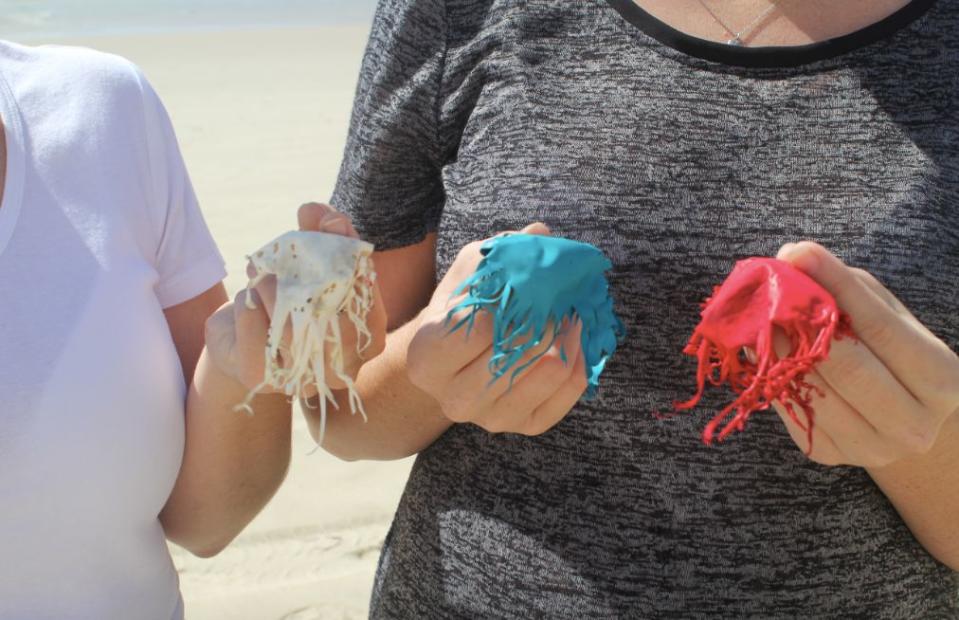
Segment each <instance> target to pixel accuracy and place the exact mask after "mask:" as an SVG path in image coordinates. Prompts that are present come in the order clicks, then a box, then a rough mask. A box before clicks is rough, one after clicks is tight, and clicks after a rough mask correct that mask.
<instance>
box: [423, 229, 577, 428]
mask: <svg viewBox="0 0 959 620" xmlns="http://www.w3.org/2000/svg"><path fill="white" fill-rule="evenodd" d="M522 232H523V233H527V234H539V235H548V234H549V229H548V228H546V226H545V225H543V224H531V225H530V226H527V227H526V228H524V229H523V230H522ZM482 244H483V242H482V241H478V242H474V243H471V244H469V245H467V246H465V247H464V248H463V249H462V250H460V253H459V255H458V256H457V258H456V260H455V261H454V262H453V264H452V266H451V267H450V269H449V271H448V272H447V274H446V276H445V277H444V278H443V280H442V281H441V282H440V283H439V285H438V286H437V288H436V291H435V292H434V294H433V297H432V299H431V301H430V303H429V304H428V305H427V307H426V308H425V309H424V310H423V311H422V312H421V313H420V315H419V316H418V317H417V319H416V320H418V321H419V324H418V326H417V330H416V334H415V335H414V336H413V339H412V341H411V342H410V345H409V349H408V352H407V360H406V361H407V371H408V375H409V378H410V381H411V382H412V383H413V384H414V385H415V386H416V387H418V388H419V389H421V390H423V391H424V392H426V393H427V394H429V395H430V396H432V397H433V398H434V399H436V401H437V402H439V404H440V406H441V408H442V410H443V414H444V415H445V416H446V417H447V418H449V419H450V420H452V421H453V422H460V423H462V422H472V423H473V424H476V425H478V426H480V427H482V428H484V429H486V430H487V431H489V432H492V433H503V432H510V433H520V434H523V435H539V434H541V433H544V432H546V431H547V430H549V429H550V428H552V427H553V426H554V425H556V424H557V423H558V422H559V421H560V420H562V419H563V417H565V416H566V414H567V413H569V412H570V410H571V409H572V408H573V406H574V405H575V404H576V402H577V401H578V400H579V399H580V397H581V396H582V395H583V393H584V392H585V391H586V387H587V378H586V368H585V358H584V356H583V354H582V351H581V345H580V333H581V329H580V324H579V322H578V321H577V322H576V323H575V324H569V325H564V326H563V328H562V330H561V331H560V334H559V336H557V338H556V341H555V342H553V343H552V346H549V345H550V343H549V342H543V343H541V344H539V345H538V346H536V347H533V348H532V349H531V350H530V351H528V352H527V353H526V355H524V356H523V358H521V359H520V361H518V362H517V363H516V365H515V367H517V368H520V367H522V366H523V365H524V364H525V363H526V362H528V361H529V360H531V359H532V358H534V357H535V356H537V355H539V354H541V353H542V354H543V355H542V357H541V358H540V359H539V360H537V361H536V363H535V364H532V365H531V366H530V367H529V368H526V369H524V370H523V371H521V372H520V373H519V374H517V375H516V377H515V378H514V379H513V380H512V382H511V381H510V375H505V376H503V377H500V378H499V379H497V380H496V381H495V382H492V383H491V380H492V378H493V376H492V374H491V373H490V369H489V362H490V358H491V356H492V341H493V320H492V317H491V316H490V314H489V313H488V312H480V313H478V314H477V315H476V317H475V323H474V325H473V327H472V329H471V330H469V333H467V330H466V329H463V330H460V331H457V332H455V333H450V328H451V326H452V325H454V324H455V323H456V321H457V320H458V319H459V318H462V316H463V313H460V314H456V315H454V316H453V317H452V319H449V312H450V310H451V309H452V308H453V307H454V306H456V304H457V303H458V302H459V301H460V300H461V299H462V298H463V297H462V296H457V297H451V296H452V295H453V293H454V291H455V290H456V288H457V287H458V286H459V285H460V283H461V282H462V281H463V280H465V279H466V278H468V277H469V276H470V275H472V274H473V272H474V271H475V270H476V267H477V265H478V264H479V262H480V260H481V259H482V256H481V255H480V247H481V246H482ZM464 312H465V311H464ZM547 331H549V330H547ZM561 351H565V354H566V360H567V361H563V358H562V353H561Z"/></svg>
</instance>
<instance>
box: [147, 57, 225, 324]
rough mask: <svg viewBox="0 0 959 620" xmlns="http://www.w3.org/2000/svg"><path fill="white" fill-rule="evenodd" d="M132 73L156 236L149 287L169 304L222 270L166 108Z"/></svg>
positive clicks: (214, 281) (210, 282)
mask: <svg viewBox="0 0 959 620" xmlns="http://www.w3.org/2000/svg"><path fill="white" fill-rule="evenodd" d="M137 77H138V79H139V81H140V88H141V91H142V93H143V110H144V118H145V123H146V142H147V144H146V148H147V150H148V156H149V167H150V179H149V188H148V191H149V193H150V199H149V200H148V204H147V208H148V209H149V210H150V213H149V215H150V221H151V223H152V226H153V228H154V238H155V239H156V254H155V264H154V266H155V268H156V270H157V273H158V275H159V277H158V280H157V284H156V287H155V290H156V295H157V299H158V300H159V301H160V305H161V306H162V307H163V308H169V307H171V306H175V305H177V304H180V303H183V302H185V301H188V300H190V299H192V298H194V297H196V296H197V295H199V294H200V293H203V292H204V291H206V290H208V289H210V288H211V287H213V286H215V285H216V284H217V283H218V282H221V281H222V280H223V278H224V277H225V276H226V270H225V268H224V262H223V257H222V256H221V255H220V252H219V250H218V249H217V247H216V243H215V242H214V240H213V236H212V235H211V234H210V230H209V228H208V227H207V225H206V222H205V221H204V219H203V214H202V213H201V212H200V207H199V204H198V203H197V199H196V194H195V193H194V191H193V185H192V184H191V183H190V177H189V175H188V174H187V170H186V165H185V164H184V163H183V157H182V155H181V154H180V148H179V145H178V144H177V139H176V135H175V133H174V131H173V125H172V123H171V122H170V118H169V116H168V115H167V112H166V109H164V107H163V104H162V102H161V101H160V98H159V97H158V96H157V94H156V92H155V91H154V90H153V88H152V87H151V86H150V84H149V83H148V82H147V81H146V79H145V78H144V77H143V76H142V74H140V73H139V71H137Z"/></svg>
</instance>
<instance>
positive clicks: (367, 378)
mask: <svg viewBox="0 0 959 620" xmlns="http://www.w3.org/2000/svg"><path fill="white" fill-rule="evenodd" d="M416 321H417V319H413V320H412V321H410V322H409V323H407V324H406V325H404V326H402V327H400V328H399V329H397V330H395V331H394V332H392V333H391V334H389V335H388V336H387V339H386V349H385V350H384V351H383V353H382V354H380V355H379V356H378V357H376V358H375V359H373V360H371V361H370V362H368V363H367V364H365V365H364V366H363V367H362V369H361V370H360V374H359V376H358V378H357V387H358V389H359V391H360V396H361V398H362V399H363V405H364V407H365V409H366V413H367V417H368V421H367V422H366V423H364V422H363V418H362V417H361V416H360V415H359V414H357V415H349V413H348V412H349V410H350V409H349V403H348V400H347V397H346V392H345V391H343V392H338V393H337V394H336V396H337V402H338V404H339V409H338V410H333V411H332V412H330V411H328V415H327V422H326V424H327V426H326V435H325V438H324V442H323V449H324V450H326V451H327V452H330V453H331V454H333V455H335V456H338V457H339V458H342V459H345V460H350V461H352V460H363V459H366V460H394V459H401V458H404V457H407V456H410V455H413V454H416V453H418V452H420V451H421V450H423V449H424V448H426V447H427V446H429V445H430V444H431V443H433V442H434V441H435V440H436V439H437V438H438V437H439V436H440V435H442V434H443V432H444V431H446V429H448V428H449V427H450V425H451V422H450V420H449V419H447V418H446V417H445V416H443V413H442V411H441V410H440V407H439V404H438V403H437V402H436V400H434V399H433V398H432V397H431V396H429V395H427V394H425V393H424V392H422V391H421V390H419V389H418V388H416V387H415V386H414V385H413V384H412V383H410V381H409V379H408V378H407V374H406V351H407V348H408V347H409V343H410V340H411V339H412V338H413V335H414V334H415V332H416ZM313 405H314V406H313V407H312V408H311V407H304V408H303V410H304V413H305V414H306V416H307V421H308V422H309V424H310V430H311V431H312V432H313V436H314V437H317V436H318V435H319V433H318V431H319V417H320V415H319V410H318V409H316V408H315V403H313Z"/></svg>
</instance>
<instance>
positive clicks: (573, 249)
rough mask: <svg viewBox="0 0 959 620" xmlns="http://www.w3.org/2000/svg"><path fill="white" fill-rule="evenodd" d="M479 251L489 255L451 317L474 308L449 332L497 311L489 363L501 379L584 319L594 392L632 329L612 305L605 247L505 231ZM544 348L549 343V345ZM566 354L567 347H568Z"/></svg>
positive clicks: (469, 280)
mask: <svg viewBox="0 0 959 620" xmlns="http://www.w3.org/2000/svg"><path fill="white" fill-rule="evenodd" d="M480 251H481V252H482V254H483V260H482V261H480V263H479V265H478V266H477V268H476V272H475V273H473V275H472V276H470V277H469V278H467V279H466V280H464V281H463V282H462V283H461V284H460V285H459V287H458V288H457V289H456V291H455V292H454V293H453V295H454V296H456V295H460V294H462V293H464V292H465V293H467V296H466V298H465V299H464V300H463V301H462V302H460V303H459V304H457V305H456V307H455V308H453V309H452V310H451V311H450V314H449V318H448V320H451V319H452V317H453V315H454V314H456V313H459V312H460V311H462V310H468V311H469V312H468V314H466V315H465V316H463V317H462V318H460V319H459V321H457V323H456V324H455V325H453V327H452V329H451V330H450V333H452V332H455V331H456V330H458V329H460V328H461V327H463V326H466V329H467V333H469V330H470V329H471V328H472V326H473V323H474V321H475V319H476V314H477V313H478V312H480V311H481V310H486V311H487V312H489V313H491V314H492V315H493V331H494V333H493V356H492V358H491V359H490V363H489V368H490V372H491V373H492V375H493V381H496V380H497V379H499V378H500V377H502V376H503V375H505V374H507V373H510V372H511V371H512V372H511V375H510V380H511V381H512V379H513V378H515V377H516V375H517V374H518V373H520V372H522V371H523V370H524V369H525V368H527V367H528V366H531V365H533V364H535V363H536V361H537V360H538V359H539V358H540V357H541V356H542V355H543V353H540V354H539V355H537V356H535V357H534V358H532V359H530V360H528V361H526V362H524V363H523V364H521V365H517V363H518V362H519V361H520V359H522V357H523V355H524V354H525V353H526V352H527V351H529V350H530V349H532V348H534V347H536V346H538V345H539V344H540V343H542V342H543V341H544V339H549V344H550V345H552V343H553V342H554V341H555V340H556V337H557V335H559V332H560V329H561V328H562V322H563V319H569V320H570V322H573V321H575V320H579V321H581V322H582V327H583V329H582V347H583V355H584V356H585V361H586V375H587V379H588V380H589V387H588V388H587V391H586V397H587V398H591V397H593V396H594V395H595V393H596V390H597V388H598V387H599V376H600V374H602V372H603V368H604V367H605V366H606V360H608V359H609V358H610V356H612V355H613V353H614V352H615V351H616V345H617V344H618V343H619V342H620V341H622V339H623V337H624V335H625V328H624V327H623V323H622V321H620V320H619V318H618V317H617V316H616V313H615V312H614V311H613V300H612V299H611V298H610V296H609V283H608V282H607V281H606V276H605V272H606V271H607V270H608V269H610V268H611V267H612V264H611V263H610V261H609V259H608V258H606V256H605V255H604V254H603V252H602V251H601V250H600V249H599V248H597V247H595V246H593V245H590V244H588V243H581V242H578V241H572V240H570V239H563V238H558V237H546V236H540V235H526V234H515V235H503V236H500V237H495V238H493V239H490V240H489V241H487V242H486V243H485V244H483V246H482V248H481V249H480ZM544 352H545V349H544ZM561 355H562V356H563V360H564V361H565V360H566V357H565V355H566V354H565V351H561Z"/></svg>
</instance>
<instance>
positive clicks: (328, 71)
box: [59, 26, 411, 620]
mask: <svg viewBox="0 0 959 620" xmlns="http://www.w3.org/2000/svg"><path fill="white" fill-rule="evenodd" d="M366 36H367V26H348V27H347V26H336V27H316V28H308V29H307V28H303V29H273V30H248V31H224V32H216V33H209V32H207V33H176V34H173V33H171V34H156V35H136V36H133V35H130V36H116V37H97V38H87V39H81V40H64V41H59V42H62V43H67V44H74V45H85V46H88V47H93V48H96V49H100V50H103V51H108V52H113V53H117V54H120V55H122V56H125V57H127V58H129V59H131V60H132V61H134V62H135V63H137V64H138V65H139V66H140V67H141V68H142V69H143V70H144V72H145V73H146V75H147V76H148V78H149V79H150V81H151V82H152V83H153V85H154V87H155V88H156V90H157V91H158V92H159V94H160V96H161V97H162V99H163V100H164V102H165V103H166V106H167V109H168V110H169V112H170V116H171V117H172V119H173V123H174V125H175V127H176V130H177V134H178V136H179V140H180V146H181V148H182V150H183V154H184V157H185V159H186V162H187V165H188V166H189V169H190V174H191V176H192V178H193V183H194V186H195V187H196V190H197V194H198V195H199V198H200V202H201V205H202V206H203V211H204V214H205V216H206V218H207V222H208V224H209V225H210V228H211V229H212V231H213V234H214V236H215V238H216V240H217V242H218V244H219V246H220V250H221V251H222V252H223V255H224V257H225V258H226V260H227V263H228V268H229V270H230V276H229V277H228V279H227V286H228V288H229V289H230V293H231V294H233V293H235V292H236V291H237V290H239V289H240V288H242V287H243V285H244V284H245V278H244V265H245V261H244V260H243V257H244V255H245V254H246V253H248V252H250V251H252V250H254V249H256V248H257V247H259V246H261V245H262V244H263V243H265V242H267V241H269V240H270V239H271V238H273V237H274V236H276V235H278V234H280V233H282V232H284V231H286V230H289V229H291V228H295V227H296V208H297V206H299V205H300V204H301V203H303V202H306V201H309V200H318V201H324V200H326V199H328V197H329V195H330V193H331V191H332V189H333V184H334V182H335V179H336V173H337V168H338V166H339V162H340V159H341V156H342V150H343V144H344V142H345V139H346V130H347V125H348V121H349V114H350V109H351V105H352V99H353V92H354V88H355V85H356V79H357V75H358V71H359V63H360V59H361V56H362V52H363V47H364V45H365V42H366ZM313 448H314V446H313V441H312V439H311V438H310V436H309V433H308V432H307V429H306V425H305V423H304V422H303V420H302V416H300V415H299V413H298V412H297V413H296V421H295V424H294V443H293V463H292V465H291V469H290V474H289V477H288V478H287V480H286V482H285V484H284V485H283V487H282V488H281V490H280V491H279V493H278V494H277V496H276V497H275V498H274V499H273V501H272V502H271V503H270V505H269V506H268V507H267V508H266V509H265V510H264V511H263V513H262V514H261V515H260V516H259V517H258V518H257V519H256V520H255V521H254V522H253V523H252V524H251V525H250V527H249V528H247V530H246V531H245V532H244V533H243V534H242V535H241V536H240V537H239V538H237V540H236V541H235V542H234V543H233V544H232V545H231V546H230V547H229V548H228V549H227V550H225V551H224V552H223V553H221V554H220V555H219V556H217V557H215V558H213V559H210V560H202V559H198V558H195V557H193V556H191V555H190V554H188V553H187V552H185V551H183V550H181V549H178V548H175V547H174V548H172V552H173V557H174V561H175V562H176V565H177V567H178V569H179V570H180V579H181V588H182V591H183V596H184V600H185V604H186V616H187V618H188V620H204V619H211V620H213V619H216V620H230V619H257V620H262V619H271V618H277V619H279V618H283V619H288V620H313V619H320V618H322V619H328V618H329V619H337V620H339V619H345V618H365V617H366V614H367V609H368V599H369V592H370V589H371V586H372V580H373V572H374V570H375V566H376V560H377V558H378V555H379V549H380V547H381V545H382V542H383V538H384V536H385V534H386V531H387V529H388V527H389V523H390V519H391V518H392V515H393V512H394V510H395V508H396V504H397V502H398V500H399V497H400V494H401V492H402V487H403V484H404V482H405V480H406V477H407V474H408V472H409V467H410V464H411V461H410V460H406V461H402V462H397V463H343V462H340V461H338V460H337V459H335V458H333V457H331V456H329V455H327V454H326V453H324V452H320V451H318V452H313Z"/></svg>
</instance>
